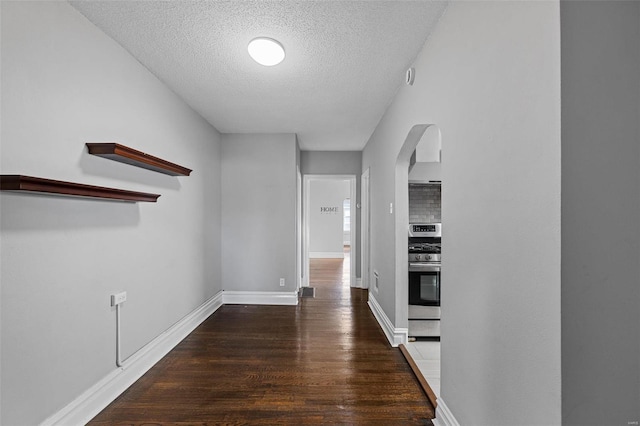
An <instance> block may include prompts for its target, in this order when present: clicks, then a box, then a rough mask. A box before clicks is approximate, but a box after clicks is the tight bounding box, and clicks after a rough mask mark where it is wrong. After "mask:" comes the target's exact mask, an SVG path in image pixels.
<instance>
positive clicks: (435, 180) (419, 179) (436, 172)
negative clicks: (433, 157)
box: [409, 152, 442, 184]
mask: <svg viewBox="0 0 640 426" xmlns="http://www.w3.org/2000/svg"><path fill="white" fill-rule="evenodd" d="M415 159H416V154H415V152H414V153H413V155H412V156H411V160H410V162H409V183H431V184H440V183H442V163H436V162H426V161H425V162H422V161H416V160H415Z"/></svg>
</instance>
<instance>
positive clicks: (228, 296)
mask: <svg viewBox="0 0 640 426" xmlns="http://www.w3.org/2000/svg"><path fill="white" fill-rule="evenodd" d="M222 303H224V304H225V305H297V304H298V293H297V292H295V291H293V292H278V291H223V292H222Z"/></svg>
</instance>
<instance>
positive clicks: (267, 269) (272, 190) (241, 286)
mask: <svg viewBox="0 0 640 426" xmlns="http://www.w3.org/2000/svg"><path fill="white" fill-rule="evenodd" d="M297 146H298V145H297V139H296V135H295V134H264V135H263V134H225V135H223V136H222V283H223V289H224V290H233V291H270V292H292V291H296V280H295V278H296V220H297V218H296V174H297V155H298V154H297ZM280 278H284V279H285V286H284V287H280Z"/></svg>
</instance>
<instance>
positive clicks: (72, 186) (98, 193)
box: [0, 175, 160, 203]
mask: <svg viewBox="0 0 640 426" xmlns="http://www.w3.org/2000/svg"><path fill="white" fill-rule="evenodd" d="M0 190H2V191H24V192H34V193H46V194H57V195H68V196H75V197H90V198H102V199H108V200H118V201H130V202H135V201H147V202H151V203H155V202H156V201H157V200H158V197H159V196H160V195H159V194H148V193H146V192H136V191H126V190H124V189H114V188H105V187H102V186H93V185H84V184H81V183H73V182H63V181H60V180H51V179H43V178H38V177H31V176H22V175H0Z"/></svg>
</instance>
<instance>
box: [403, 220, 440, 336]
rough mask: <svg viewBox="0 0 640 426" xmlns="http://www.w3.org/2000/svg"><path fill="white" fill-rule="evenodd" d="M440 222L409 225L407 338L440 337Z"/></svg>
mask: <svg viewBox="0 0 640 426" xmlns="http://www.w3.org/2000/svg"><path fill="white" fill-rule="evenodd" d="M441 237H442V224H440V223H412V224H410V225H409V265H408V266H409V337H414V338H418V337H431V338H434V337H440V259H441V257H440V256H441Z"/></svg>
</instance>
